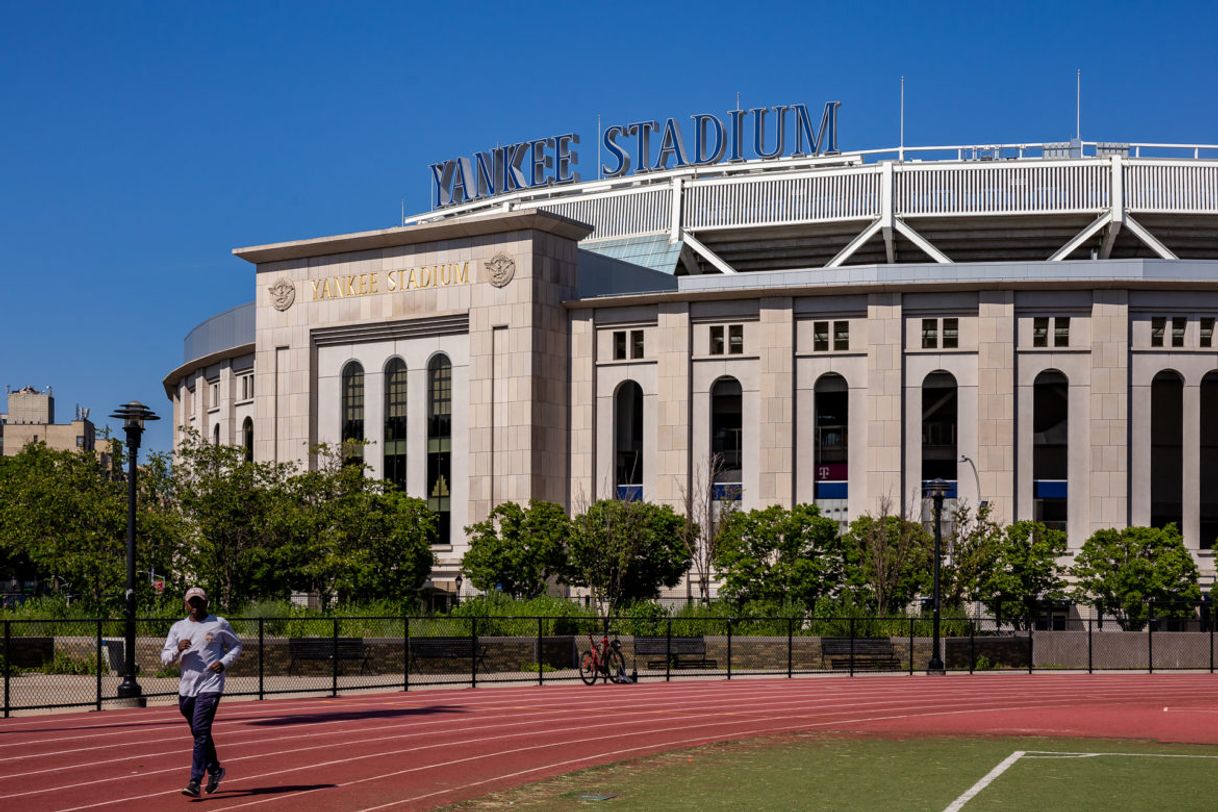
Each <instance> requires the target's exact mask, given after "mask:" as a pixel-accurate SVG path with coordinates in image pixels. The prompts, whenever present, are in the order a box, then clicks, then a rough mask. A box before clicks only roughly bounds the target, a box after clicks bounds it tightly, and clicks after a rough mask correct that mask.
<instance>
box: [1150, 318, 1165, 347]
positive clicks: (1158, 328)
mask: <svg viewBox="0 0 1218 812" xmlns="http://www.w3.org/2000/svg"><path fill="white" fill-rule="evenodd" d="M1166 329H1167V319H1165V318H1163V317H1162V316H1155V317H1154V318H1153V319H1151V320H1150V346H1152V347H1162V346H1163V332H1164V330H1166Z"/></svg>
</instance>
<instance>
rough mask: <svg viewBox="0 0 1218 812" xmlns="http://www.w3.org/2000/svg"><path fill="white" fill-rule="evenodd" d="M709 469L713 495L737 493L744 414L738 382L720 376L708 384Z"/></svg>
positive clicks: (737, 495)
mask: <svg viewBox="0 0 1218 812" xmlns="http://www.w3.org/2000/svg"><path fill="white" fill-rule="evenodd" d="M710 399H711V459H710V463H711V471H712V474H713V476H712V480H713V482H714V495H715V498H716V499H726V500H736V499H739V498H740V496H741V488H742V482H743V479H744V477H743V473H744V471H743V468H744V448H743V444H744V436H743V435H744V414H743V406H742V401H743V397H742V392H741V389H740V382H739V381H737V380H736V379H735V378H720V379H719V380H718V381H716V382H715V385H714V386H712V387H711V398H710Z"/></svg>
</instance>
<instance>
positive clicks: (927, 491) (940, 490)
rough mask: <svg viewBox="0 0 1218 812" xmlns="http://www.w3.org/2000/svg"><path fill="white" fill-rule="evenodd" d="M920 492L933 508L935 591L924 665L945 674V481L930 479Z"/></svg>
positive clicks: (932, 671) (930, 669)
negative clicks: (942, 584)
mask: <svg viewBox="0 0 1218 812" xmlns="http://www.w3.org/2000/svg"><path fill="white" fill-rule="evenodd" d="M922 494H923V495H924V496H929V497H930V498H931V501H932V502H933V503H934V509H935V591H934V596H933V598H932V601H933V603H932V605H931V618H932V619H931V623H932V632H931V637H932V642H931V652H930V663H929V664H928V665H927V666H926V673H928V674H946V673H947V669H945V668H944V667H943V658H942V657H941V656H939V607H940V604H941V603H942V599H943V596H942V594H941V592H940V589H939V564H940V561H941V559H942V558H943V497H944V496H945V495H946V494H947V483H946V482H944V481H943V480H942V479H932V480H931V481H930V482H925V483H923V484H922Z"/></svg>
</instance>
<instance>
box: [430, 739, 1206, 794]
mask: <svg viewBox="0 0 1218 812" xmlns="http://www.w3.org/2000/svg"><path fill="white" fill-rule="evenodd" d="M1016 751H1022V753H1023V754H1022V755H1020V756H1017V757H1016V756H1013V754H1014V753H1016ZM1004 762H1007V763H1008V764H1009V766H1008V767H1007V768H1006V769H1005V771H1002V772H1001V774H999V775H997V776H996V777H994V778H993V780H992V781H990V782H988V783H985V784H984V786H981V785H978V782H979V781H983V779H984V778H985V777H986V776H987V774H989V773H990V772H991V771H992V770H994V769H995V768H996V767H998V766H999V765H1002V764H1003V763H1004ZM970 790H974V791H975V794H973V795H972V796H971V797H968V798H967V799H966V798H962V797H961V796H963V795H965V794H966V793H968V792H969V791H970ZM585 796H592V797H585ZM597 796H601V797H604V799H603V800H593V799H592V798H594V797H597ZM953 804H955V806H953ZM508 807H510V808H511V809H514V810H515V809H527V810H564V809H577V808H578V809H585V808H588V809H591V808H595V809H606V810H608V809H614V808H616V809H647V810H668V809H683V810H684V809H696V810H708V809H746V810H763V809H782V810H796V809H799V810H802V809H833V810H843V809H882V810H906V809H908V810H945V809H949V808H952V809H962V810H969V812H974V810H975V811H976V812H984V811H985V810H999V809H1001V810H1034V812H1047V811H1048V810H1057V809H1063V810H1104V812H1113V810H1172V812H1175V811H1176V810H1216V809H1218V747H1209V746H1191V745H1161V744H1157V743H1154V742H1145V741H1124V740H1120V741H1117V740H1097V739H1044V738H950V739H949V738H926V739H859V738H850V737H845V736H825V735H817V736H815V737H799V738H784V739H770V740H755V741H748V742H733V743H727V744H717V745H710V746H707V747H701V748H697V749H694V750H683V751H680V752H676V753H667V754H664V755H660V756H655V757H652V758H647V759H641V760H637V761H631V762H625V763H621V764H616V765H612V766H607V767H598V768H595V769H590V770H584V771H581V772H577V773H572V774H570V775H565V776H562V777H559V778H556V779H552V780H549V781H543V782H540V783H537V784H532V785H529V786H526V787H521V788H519V789H516V790H512V791H509V792H505V793H501V794H498V795H493V796H488V797H486V798H482V799H479V800H477V801H471V802H467V803H463V804H458V805H457V806H455V807H453V808H454V809H461V810H470V809H478V810H484V809H503V808H508Z"/></svg>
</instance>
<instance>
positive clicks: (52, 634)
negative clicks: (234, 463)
mask: <svg viewBox="0 0 1218 812" xmlns="http://www.w3.org/2000/svg"><path fill="white" fill-rule="evenodd" d="M173 622H174V621H173V620H172V619H143V620H140V621H138V628H137V638H136V652H135V654H136V662H137V665H138V668H139V681H140V684H141V686H142V687H143V690H144V695H145V696H146V697H147V698H148V700H149V702H150V703H154V704H155V703H161V702H171V701H173V698H174V697H176V695H177V688H178V672H177V668H176V667H164V666H162V665H161V661H160V652H161V646H162V644H163V642H164V638H165V635H166V634H167V633H168V630H169V627H170V626H171V625H172V623H173ZM229 622H230V623H231V624H232V625H233V628H234V630H235V631H236V632H237V634H238V635H240V636H241V637H242V639H243V643H244V646H245V651H244V653H243V655H242V656H241V657H240V658H239V659H238V660H237V661H236V662H235V663H234V664H233V666H232V668H231V669H230V670H229V671H228V672H227V686H226V693H228V694H229V695H235V696H247V697H256V698H258V699H264V698H266V697H269V696H279V695H287V694H307V695H314V696H338V695H339V694H341V693H350V692H354V691H399V690H400V691H409V690H411V689H413V688H418V687H423V686H451V687H463V686H477V685H479V684H485V683H517V684H526V683H534V684H537V685H544V684H546V683H548V682H561V681H568V682H569V681H573V680H577V679H579V670H578V667H579V655H580V652H582V651H584V650H585V649H587V648H588V647H589V638H590V636H594V637H596V638H597V639H599V637H600V634H601V632H602V630H603V629H604V628H605V625H604V624H606V621H604V620H600V619H596V618H593V617H588V616H583V617H413V616H401V617H333V618H330V617H323V618H230V619H229ZM607 626H608V629H609V632H610V634H611V635H614V636H616V637H617V638H618V639H620V640H621V643H622V651H623V652H624V654H625V655H626V661H627V669H628V671H629V676H630V678H631V680H633V681H654V680H665V681H667V680H672V679H676V678H678V677H711V678H719V679H733V678H735V677H740V676H770V677H786V678H793V677H795V676H799V675H812V674H822V675H824V674H842V675H849V676H854V675H856V674H861V673H884V672H888V673H904V674H914V673H918V672H923V671H925V670H926V669H927V666H928V664H929V662H930V658H931V639H932V638H931V626H930V619H929V617H926V618H923V617H866V618H859V617H854V618H851V617H825V618H793V617H764V618H758V617H732V616H721V617H657V618H637V617H615V618H611V619H610V620H609V621H608V622H607ZM1038 626H1039V628H1038ZM122 629H123V623H122V621H120V620H113V619H93V620H5V621H3V650H2V656H0V671H2V672H3V690H4V715H5V716H6V717H7V716H9V715H11V714H13V713H19V712H22V711H34V710H46V709H53V708H94V709H97V710H101V709H103V708H105V707H107V706H108V705H111V704H113V703H115V702H116V700H117V699H118V697H117V689H118V685H119V683H120V681H121V676H120V671H121V669H122V664H123V658H124V653H125V652H124V641H123V635H122ZM1214 637H1215V632H1214V624H1213V622H1211V620H1210V617H1209V615H1208V614H1203V615H1202V616H1201V617H1200V618H1198V617H1196V616H1195V615H1194V616H1193V617H1191V618H1184V619H1160V618H1155V617H1153V616H1152V618H1151V620H1150V621H1149V622H1148V623H1147V624H1146V625H1145V626H1144V628H1143V629H1142V630H1141V631H1137V632H1133V631H1121V630H1119V629H1118V627H1117V626H1116V625H1115V624H1114V623H1113V622H1112V621H1111V620H1108V621H1107V622H1106V623H1104V624H1101V623H1100V622H1099V621H1096V620H1072V619H1071V620H1066V619H1063V618H1060V617H1058V618H1056V619H1054V618H1051V617H1049V618H1044V619H1034V620H1033V621H1031V622H1025V623H1020V624H1016V625H1014V626H1013V625H1011V624H1000V623H998V622H996V621H995V620H993V619H990V618H969V619H965V618H949V619H945V620H944V622H943V638H942V641H941V649H940V656H941V657H942V659H943V661H944V663H945V664H946V666H947V669H948V670H949V671H953V672H961V673H963V672H967V673H974V672H977V671H1020V672H1028V673H1031V672H1036V671H1061V670H1069V671H1079V672H1087V673H1091V672H1095V671H1145V672H1156V671H1166V670H1193V671H1208V672H1209V673H1213V672H1214V642H1215V640H1214Z"/></svg>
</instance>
